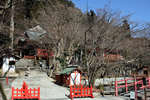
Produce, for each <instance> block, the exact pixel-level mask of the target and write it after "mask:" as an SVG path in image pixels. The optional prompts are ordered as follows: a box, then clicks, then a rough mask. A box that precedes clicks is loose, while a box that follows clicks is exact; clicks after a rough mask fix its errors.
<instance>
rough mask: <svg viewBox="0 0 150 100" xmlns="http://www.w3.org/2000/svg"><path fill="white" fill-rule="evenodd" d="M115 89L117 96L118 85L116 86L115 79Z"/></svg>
mask: <svg viewBox="0 0 150 100" xmlns="http://www.w3.org/2000/svg"><path fill="white" fill-rule="evenodd" d="M115 91H116V96H118V86H117V81H115Z"/></svg>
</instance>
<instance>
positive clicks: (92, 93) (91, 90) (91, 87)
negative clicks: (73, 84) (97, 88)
mask: <svg viewBox="0 0 150 100" xmlns="http://www.w3.org/2000/svg"><path fill="white" fill-rule="evenodd" d="M91 98H94V96H93V93H92V86H91Z"/></svg>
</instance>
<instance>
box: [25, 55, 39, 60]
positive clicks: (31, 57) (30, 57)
mask: <svg viewBox="0 0 150 100" xmlns="http://www.w3.org/2000/svg"><path fill="white" fill-rule="evenodd" d="M35 58H36V57H35V56H25V55H24V59H35Z"/></svg>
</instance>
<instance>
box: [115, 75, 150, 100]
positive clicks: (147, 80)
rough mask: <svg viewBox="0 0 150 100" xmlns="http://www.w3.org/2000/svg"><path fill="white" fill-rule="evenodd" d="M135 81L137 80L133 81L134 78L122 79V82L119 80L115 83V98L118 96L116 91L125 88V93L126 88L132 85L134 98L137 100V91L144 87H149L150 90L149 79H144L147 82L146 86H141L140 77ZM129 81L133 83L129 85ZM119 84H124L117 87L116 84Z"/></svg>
mask: <svg viewBox="0 0 150 100" xmlns="http://www.w3.org/2000/svg"><path fill="white" fill-rule="evenodd" d="M137 79H138V81H134V78H129V79H124V80H120V81H115V92H116V93H115V94H116V96H118V89H119V88H123V87H125V88H126V92H128V86H131V85H134V91H135V98H136V99H137V89H144V88H145V87H149V88H150V78H147V79H146V82H147V85H146V86H144V85H143V80H142V77H137V78H135V80H137ZM129 80H130V81H133V82H130V83H129V82H128V81H129ZM120 82H125V85H120V86H118V84H120ZM138 84H141V85H142V86H141V87H139V88H137V85H138Z"/></svg>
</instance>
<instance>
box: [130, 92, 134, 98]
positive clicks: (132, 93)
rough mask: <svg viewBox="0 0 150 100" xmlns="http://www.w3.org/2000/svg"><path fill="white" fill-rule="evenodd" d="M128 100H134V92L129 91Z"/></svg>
mask: <svg viewBox="0 0 150 100" xmlns="http://www.w3.org/2000/svg"><path fill="white" fill-rule="evenodd" d="M130 99H135V92H134V91H130Z"/></svg>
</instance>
